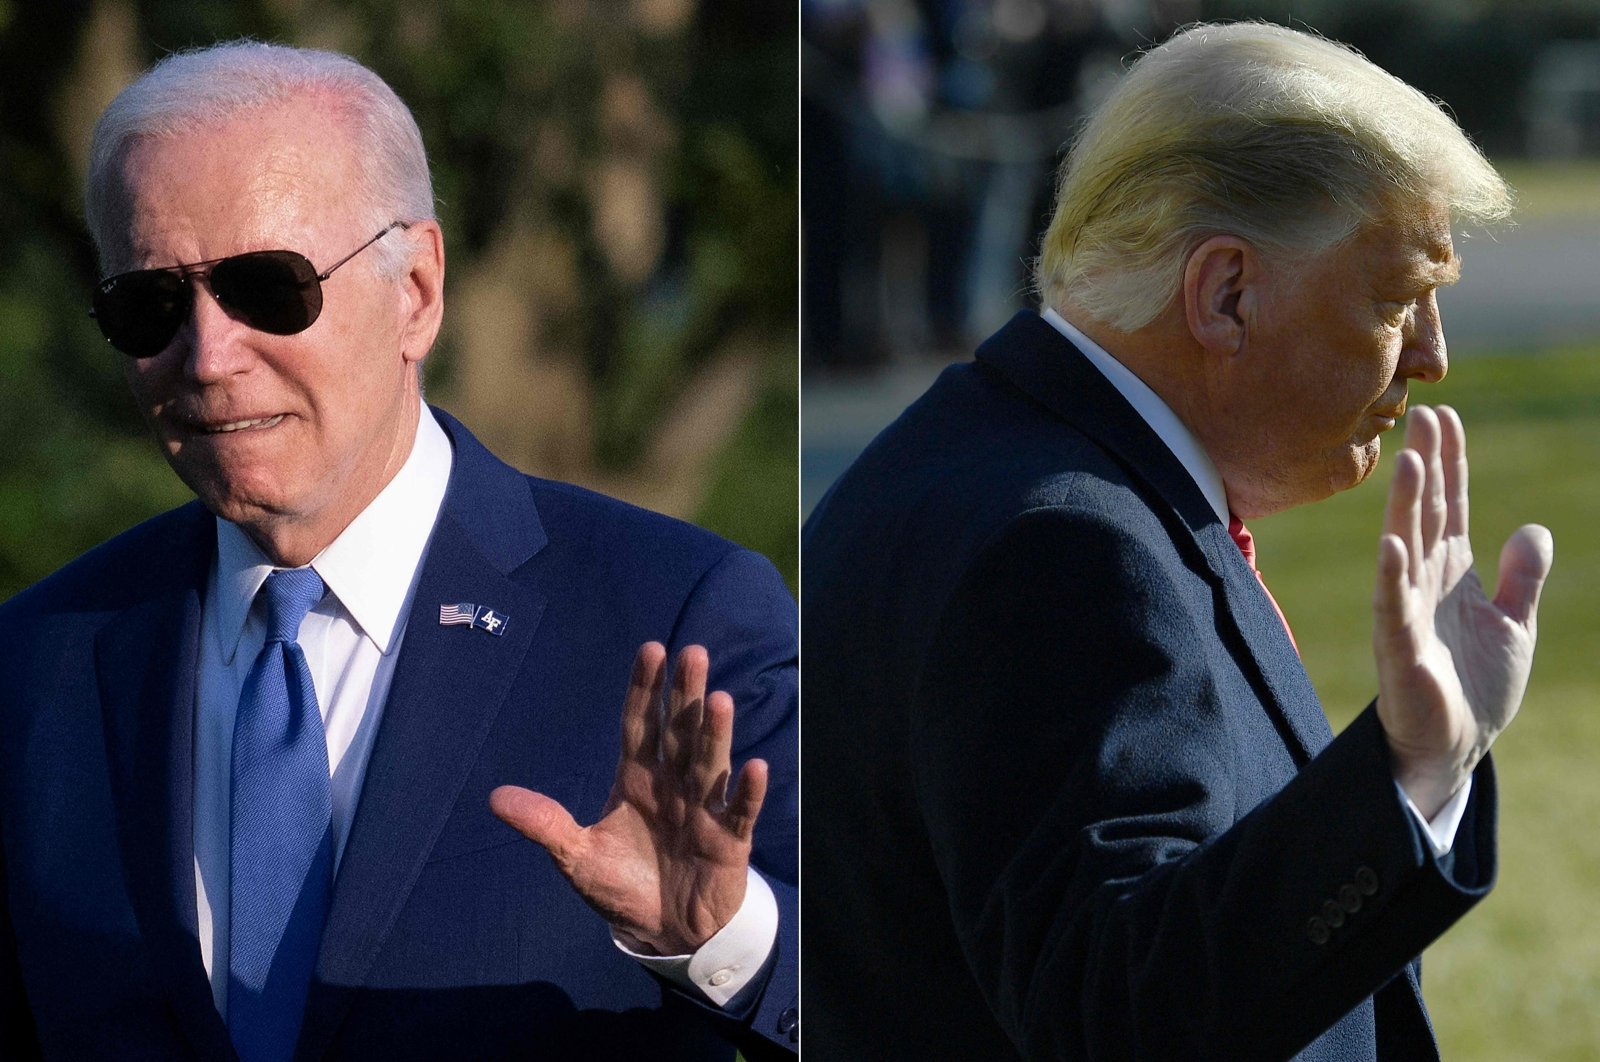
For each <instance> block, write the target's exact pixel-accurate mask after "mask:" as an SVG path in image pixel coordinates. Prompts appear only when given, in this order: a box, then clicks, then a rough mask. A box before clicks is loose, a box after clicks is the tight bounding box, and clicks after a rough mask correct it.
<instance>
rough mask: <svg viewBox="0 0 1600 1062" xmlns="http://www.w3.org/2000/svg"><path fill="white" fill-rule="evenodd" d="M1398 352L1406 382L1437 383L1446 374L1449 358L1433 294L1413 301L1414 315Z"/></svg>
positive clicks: (1437, 302)
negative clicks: (1415, 306) (1415, 307)
mask: <svg viewBox="0 0 1600 1062" xmlns="http://www.w3.org/2000/svg"><path fill="white" fill-rule="evenodd" d="M1404 339H1405V345H1404V346H1403V347H1402V348H1401V350H1400V368H1399V373H1400V375H1401V376H1402V377H1403V378H1405V379H1408V380H1421V381H1422V382H1423V383H1438V382H1439V381H1440V380H1442V379H1444V377H1445V373H1447V372H1449V371H1450V357H1449V354H1448V353H1447V352H1446V349H1445V343H1444V322H1443V320H1442V319H1441V318H1440V316H1439V300H1438V299H1437V298H1436V297H1435V295H1434V293H1433V292H1431V291H1430V292H1428V294H1427V296H1426V297H1425V298H1422V299H1419V300H1417V310H1416V313H1415V314H1413V315H1412V318H1411V324H1410V325H1409V327H1407V329H1406V332H1405V336H1404Z"/></svg>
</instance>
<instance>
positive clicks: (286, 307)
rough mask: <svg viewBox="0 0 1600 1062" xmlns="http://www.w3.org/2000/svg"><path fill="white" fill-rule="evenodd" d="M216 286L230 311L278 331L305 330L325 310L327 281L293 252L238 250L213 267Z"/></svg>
mask: <svg viewBox="0 0 1600 1062" xmlns="http://www.w3.org/2000/svg"><path fill="white" fill-rule="evenodd" d="M211 291H212V293H213V294H215V295H216V297H217V301H218V302H220V303H221V304H222V308H223V309H224V310H226V311H227V313H228V315H229V316H230V317H232V318H234V319H235V320H237V321H242V322H244V323H245V324H247V325H249V326H250V327H251V328H255V329H259V330H260V331H262V332H270V333H272V334H273V335H275V336H292V335H294V334H295V333H296V332H304V331H305V330H306V329H308V328H310V327H311V325H312V323H313V322H315V321H316V319H317V315H318V314H320V313H321V312H322V285H321V284H320V283H318V282H317V271H316V269H315V268H313V267H312V265H311V263H310V262H308V261H306V259H305V258H304V257H303V256H301V255H298V254H295V253H294V252H293V251H254V252H251V253H250V254H240V255H234V256H233V257H232V258H227V259H224V260H223V261H221V262H218V263H217V264H216V265H215V266H213V267H212V269H211Z"/></svg>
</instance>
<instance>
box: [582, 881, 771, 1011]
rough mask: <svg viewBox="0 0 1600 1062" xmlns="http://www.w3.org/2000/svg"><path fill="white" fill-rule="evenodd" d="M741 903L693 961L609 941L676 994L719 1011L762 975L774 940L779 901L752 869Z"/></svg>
mask: <svg viewBox="0 0 1600 1062" xmlns="http://www.w3.org/2000/svg"><path fill="white" fill-rule="evenodd" d="M745 873H746V875H747V877H746V878H745V887H744V902H743V903H741V904H740V905H739V910H738V911H736V912H735V913H734V916H733V917H732V918H730V919H729V920H728V924H727V925H725V926H723V927H722V928H721V929H719V930H717V932H716V933H715V934H713V935H712V937H711V939H710V940H708V941H706V942H705V943H704V944H702V945H700V947H699V949H698V950H696V951H695V952H694V953H693V954H692V955H641V954H639V953H638V952H636V951H633V950H631V949H630V948H628V947H626V946H625V945H624V944H623V943H622V941H620V940H618V939H617V936H616V934H615V933H613V934H612V935H611V942H612V943H613V944H615V945H616V946H617V950H618V951H621V952H622V953H623V954H624V955H628V956H630V957H632V958H633V959H634V960H636V961H637V962H639V963H640V965H642V966H644V967H645V968H646V969H648V970H650V971H651V972H653V973H654V974H656V975H657V976H658V977H664V978H666V979H667V980H668V981H671V982H672V983H673V984H675V985H677V986H678V987H679V988H686V989H694V990H698V991H699V992H700V994H701V995H704V996H705V997H706V998H707V999H709V1000H711V1002H713V1003H715V1004H716V1005H717V1006H719V1007H725V1006H727V1005H728V1000H730V999H732V998H733V997H734V996H736V995H738V994H739V993H740V991H742V990H743V989H744V987H745V986H746V985H748V984H749V983H750V980H751V978H753V977H755V975H756V974H758V973H760V972H761V968H762V967H763V966H765V965H766V962H767V957H768V956H770V955H771V954H772V947H773V945H774V944H775V943H777V940H778V901H777V899H776V898H774V897H773V895H772V887H771V886H770V885H768V884H767V883H766V882H765V881H763V880H762V878H761V875H760V874H757V873H756V872H755V868H753V867H747V868H746V870H745Z"/></svg>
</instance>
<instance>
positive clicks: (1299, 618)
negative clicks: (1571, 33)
mask: <svg viewBox="0 0 1600 1062" xmlns="http://www.w3.org/2000/svg"><path fill="white" fill-rule="evenodd" d="M1411 397H1412V400H1413V401H1414V402H1416V401H1421V402H1428V403H1439V402H1447V403H1449V404H1451V405H1453V406H1455V407H1456V409H1457V410H1459V411H1460V413H1461V416H1462V420H1463V421H1464V422H1465V424H1466V427H1467V444H1468V457H1469V459H1470V462H1471V476H1472V479H1471V489H1472V530H1473V542H1474V545H1475V546H1476V552H1477V558H1478V570H1479V572H1480V574H1481V575H1482V576H1483V578H1484V582H1485V584H1486V585H1488V586H1490V587H1492V586H1493V584H1494V580H1495V568H1496V564H1497V560H1498V556H1499V551H1500V544H1501V543H1502V542H1504V541H1505V537H1506V535H1507V534H1509V533H1510V532H1511V531H1512V530H1513V529H1514V528H1516V527H1517V526H1518V525H1520V524H1522V523H1526V522H1538V523H1542V524H1544V525H1546V526H1547V527H1549V528H1550V530H1551V531H1552V532H1553V533H1554V535H1555V543H1556V559H1555V568H1554V570H1553V571H1552V574H1551V576H1550V581H1549V583H1548V584H1547V586H1546V590H1545V594H1544V598H1543V601H1542V603H1541V605H1540V610H1539V647H1538V652H1537V655H1536V658H1535V662H1534V669H1533V678H1532V682H1531V683H1530V685H1529V688H1528V694H1527V697H1526V698H1525V700H1524V702H1523V709H1522V713H1521V714H1520V715H1519V716H1518V718H1517V720H1516V722H1515V723H1514V724H1513V725H1512V727H1511V728H1510V729H1509V730H1507V731H1506V733H1505V734H1504V736H1503V737H1502V738H1501V739H1500V741H1499V742H1497V743H1496V745H1495V760H1496V765H1497V767H1498V769H1499V777H1500V795H1501V815H1500V879H1499V884H1498V886H1497V888H1496V889H1495V891H1494V892H1493V893H1492V894H1491V895H1490V896H1489V898H1488V899H1486V900H1485V901H1484V902H1483V903H1482V904H1481V905H1479V907H1478V908H1476V909H1475V910H1473V911H1472V912H1471V913H1469V914H1468V915H1467V917H1466V918H1465V919H1463V920H1462V921H1461V922H1460V923H1458V924H1457V925H1456V926H1455V927H1454V928H1453V929H1451V930H1450V931H1449V932H1448V933H1447V934H1446V935H1445V936H1444V937H1443V938H1442V939H1441V940H1440V941H1439V942H1438V943H1437V944H1435V945H1434V947H1432V948H1431V949H1429V951H1428V953H1427V955H1426V957H1425V961H1424V970H1425V976H1424V989H1425V991H1426V995H1427V998H1428V1006H1429V1010H1430V1012H1431V1013H1432V1015H1433V1018H1434V1023H1435V1028H1436V1029H1437V1031H1438V1034H1439V1038H1440V1042H1441V1047H1442V1049H1443V1053H1444V1057H1445V1058H1446V1059H1449V1060H1451V1062H1490V1060H1494V1062H1501V1060H1506V1059H1513V1060H1514V1059H1539V1060H1541V1062H1564V1060H1569V1059H1570V1060H1573V1062H1577V1060H1580V1059H1581V1060H1585V1062H1588V1060H1592V1059H1594V1058H1595V1057H1597V1055H1600V1005H1597V1004H1600V915H1597V912H1596V896H1597V891H1596V885H1597V884H1600V775H1597V774H1596V771H1595V759H1596V757H1597V755H1600V671H1597V667H1596V665H1597V663H1600V641H1597V639H1596V634H1597V632H1600V623H1597V622H1596V619H1595V616H1596V602H1597V597H1600V534H1597V531H1596V529H1597V527H1600V349H1596V348H1595V347H1592V346H1588V347H1582V348H1573V349H1568V350H1558V351H1551V352H1546V353H1540V354H1506V355H1503V356H1494V357H1488V356H1485V357H1474V358H1471V359H1466V360H1462V361H1459V362H1458V363H1457V364H1456V366H1455V368H1454V370H1453V371H1452V372H1451V373H1450V376H1449V378H1448V379H1447V380H1445V381H1444V382H1443V383H1441V384H1438V385H1436V386H1434V387H1418V388H1414V389H1413V390H1412V396H1411ZM1400 430H1403V429H1397V431H1396V432H1395V433H1393V434H1391V435H1389V436H1387V437H1386V440H1385V441H1386V444H1387V447H1386V448H1387V452H1388V453H1389V454H1391V455H1392V454H1393V453H1394V452H1395V450H1396V449H1397V448H1398V443H1399V438H1398V435H1399V431H1400ZM1388 481H1389V465H1388V464H1387V463H1385V464H1384V465H1382V466H1380V469H1379V471H1378V472H1377V474H1376V475H1375V476H1374V477H1373V481H1372V482H1369V483H1368V484H1366V485H1364V486H1362V487H1360V488H1357V489H1356V490H1353V491H1348V492H1346V493H1344V494H1342V495H1339V496H1337V497H1334V498H1331V499H1329V500H1328V501H1326V502H1323V503H1321V504H1318V505H1314V506H1309V507H1306V508H1302V509H1297V510H1293V511H1291V512H1288V513H1284V514H1281V515H1279V516H1275V517H1272V518H1270V519H1266V520H1261V521H1258V522H1254V523H1253V524H1252V527H1251V530H1252V531H1253V532H1254V533H1255V536H1256V543H1257V549H1258V551H1259V556H1260V563H1261V567H1262V570H1263V572H1264V573H1265V575H1266V578H1267V580H1268V582H1269V583H1270V584H1271V586H1272V589H1273V593H1274V594H1275V595H1276V596H1277V598H1278V601H1279V602H1280V604H1281V605H1282V606H1283V609H1284V611H1285V613H1286V614H1287V615H1288V617H1289V620H1290V622H1291V624H1292V625H1293V627H1294V631H1295V635H1296V637H1297V638H1298V639H1299V643H1300V646H1301V649H1302V651H1303V652H1304V655H1305V661H1306V668H1307V670H1308V671H1309V672H1310V673H1311V678H1312V681H1313V682H1314V683H1315V685H1316V687H1317V691H1318V693H1319V694H1320V695H1321V697H1322V700H1323V703H1324V704H1325V705H1326V707H1327V709H1328V713H1329V715H1330V717H1331V718H1332V720H1333V723H1334V727H1335V729H1338V728H1339V727H1341V726H1342V725H1343V724H1344V723H1346V722H1347V721H1348V720H1349V719H1350V718H1351V717H1353V716H1354V715H1355V714H1356V713H1357V712H1358V711H1360V709H1361V708H1362V707H1364V706H1365V705H1366V703H1367V702H1368V700H1370V699H1371V697H1372V694H1373V692H1374V691H1375V690H1376V681H1377V680H1376V677H1375V672H1374V668H1373V664H1372V652H1371V646H1370V637H1371V612H1370V600H1371V594H1372V580H1373V565H1374V562H1375V559H1376V555H1377V537H1378V529H1379V526H1380V522H1381V517H1382V508H1383V501H1384V495H1385V492H1386V491H1387V489H1388Z"/></svg>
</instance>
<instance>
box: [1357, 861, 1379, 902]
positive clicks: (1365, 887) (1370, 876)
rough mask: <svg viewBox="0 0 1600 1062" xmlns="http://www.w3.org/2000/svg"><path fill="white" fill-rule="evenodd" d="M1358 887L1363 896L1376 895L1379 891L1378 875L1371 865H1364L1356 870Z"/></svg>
mask: <svg viewBox="0 0 1600 1062" xmlns="http://www.w3.org/2000/svg"><path fill="white" fill-rule="evenodd" d="M1356 888H1357V889H1359V890H1360V891H1361V895H1363V896H1372V895H1375V894H1376V893H1377V891H1378V875H1377V872H1376V871H1374V870H1373V869H1372V868H1371V867H1362V868H1361V869H1360V870H1358V871H1356Z"/></svg>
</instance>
